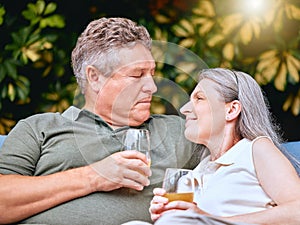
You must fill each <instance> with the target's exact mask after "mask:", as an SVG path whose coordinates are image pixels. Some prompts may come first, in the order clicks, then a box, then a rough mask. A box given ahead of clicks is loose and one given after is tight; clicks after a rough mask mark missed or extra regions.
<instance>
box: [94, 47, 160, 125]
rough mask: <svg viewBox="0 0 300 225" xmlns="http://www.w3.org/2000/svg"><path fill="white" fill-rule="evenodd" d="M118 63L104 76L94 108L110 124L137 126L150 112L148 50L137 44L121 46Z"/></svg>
mask: <svg viewBox="0 0 300 225" xmlns="http://www.w3.org/2000/svg"><path fill="white" fill-rule="evenodd" d="M119 57H120V59H121V63H120V66H119V67H118V68H117V69H116V70H115V71H114V72H113V73H112V75H111V76H110V77H108V78H107V79H106V81H105V83H104V85H103V87H102V89H101V91H100V92H99V94H98V97H97V101H96V106H95V112H96V113H97V114H98V115H100V116H101V117H102V118H103V119H104V120H105V121H106V122H107V123H109V124H110V125H112V126H116V127H119V126H120V127H121V126H126V125H129V126H138V125H141V124H142V123H143V122H144V121H146V120H147V119H148V118H149V116H150V103H151V99H152V94H153V93H154V92H156V91H157V87H156V85H155V83H154V80H153V75H154V72H155V62H154V59H153V57H152V55H151V52H150V51H149V50H148V49H146V48H145V47H144V46H143V45H141V44H137V45H136V46H135V47H134V48H132V49H122V50H121V51H120V54H119Z"/></svg>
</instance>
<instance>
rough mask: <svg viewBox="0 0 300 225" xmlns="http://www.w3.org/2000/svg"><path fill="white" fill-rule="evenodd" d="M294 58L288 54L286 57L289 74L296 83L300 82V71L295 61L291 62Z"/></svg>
mask: <svg viewBox="0 0 300 225" xmlns="http://www.w3.org/2000/svg"><path fill="white" fill-rule="evenodd" d="M292 57H293V56H292V55H290V54H288V55H287V57H286V64H287V68H288V71H289V74H290V75H291V77H292V78H293V80H294V81H295V82H297V83H298V82H299V71H298V68H297V66H296V65H295V64H294V63H293V61H292V60H291V58H292Z"/></svg>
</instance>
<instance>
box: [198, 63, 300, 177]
mask: <svg viewBox="0 0 300 225" xmlns="http://www.w3.org/2000/svg"><path fill="white" fill-rule="evenodd" d="M204 78H207V79H210V80H212V81H214V82H215V83H216V84H217V91H218V92H219V93H220V96H222V97H224V100H225V102H231V101H233V100H239V101H240V103H241V105H242V110H241V114H240V117H239V122H238V125H237V127H236V133H237V134H238V135H240V137H241V138H247V139H249V140H253V139H255V138H256V137H258V136H267V137H269V138H271V139H272V141H273V143H274V144H275V145H276V146H277V147H278V148H279V149H280V150H281V151H282V152H283V154H284V155H285V156H286V157H287V158H288V159H289V160H290V161H291V162H292V164H293V166H294V167H295V169H296V170H297V172H298V175H300V161H299V160H297V159H296V158H295V157H294V156H293V155H292V154H290V153H289V152H288V151H287V150H286V149H285V148H284V147H283V145H282V137H281V134H280V128H279V126H278V125H277V124H276V122H275V121H274V118H273V116H272V115H271V113H270V111H269V103H268V101H267V98H266V97H265V95H264V92H263V91H262V89H261V87H260V86H259V85H258V83H257V82H256V81H255V80H254V79H253V78H252V77H251V76H250V75H248V74H246V73H244V72H239V71H232V70H229V69H223V68H214V69H205V70H202V71H201V73H200V75H199V81H200V80H202V79H204ZM199 147H200V146H199Z"/></svg>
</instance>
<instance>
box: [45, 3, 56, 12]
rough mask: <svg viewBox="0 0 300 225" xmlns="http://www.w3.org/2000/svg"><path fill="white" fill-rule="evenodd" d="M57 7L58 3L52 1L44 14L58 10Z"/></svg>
mask: <svg viewBox="0 0 300 225" xmlns="http://www.w3.org/2000/svg"><path fill="white" fill-rule="evenodd" d="M56 7H57V6H56V3H54V2H50V3H49V4H48V5H47V6H46V9H45V12H44V15H48V14H51V13H53V12H54V11H55V10H56Z"/></svg>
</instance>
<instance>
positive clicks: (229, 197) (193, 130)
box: [149, 68, 300, 224]
mask: <svg viewBox="0 0 300 225" xmlns="http://www.w3.org/2000/svg"><path fill="white" fill-rule="evenodd" d="M181 112H182V113H183V114H184V115H185V116H186V125H185V126H186V128H185V136H186V138H187V139H189V140H190V141H193V142H195V143H198V144H201V145H203V146H204V147H206V148H207V149H208V150H209V152H210V155H209V156H208V157H207V158H206V159H205V160H203V161H202V162H201V163H200V164H199V165H198V166H197V167H196V168H195V169H194V172H193V173H194V174H195V177H196V180H197V182H198V185H197V189H196V192H195V198H194V201H195V204H193V203H188V202H183V201H173V202H168V199H167V198H165V197H163V195H164V194H165V190H163V189H161V188H157V189H154V191H153V192H154V195H155V196H154V197H153V200H152V201H151V205H150V209H149V211H150V213H151V218H152V220H153V221H156V220H158V219H159V218H160V217H162V218H161V219H160V220H158V221H157V224H167V223H168V222H170V221H171V220H170V218H172V216H173V215H174V216H175V217H176V221H177V222H178V224H180V218H182V217H181V216H180V215H179V216H178V215H177V216H176V213H175V214H172V213H166V212H170V211H172V212H173V211H175V212H177V211H178V210H189V211H192V212H193V215H192V216H191V217H190V219H191V221H192V220H195V213H197V214H200V215H206V216H213V217H218V218H220V219H226V220H228V221H241V222H245V223H255V224H256V223H257V224H297V223H298V224H300V221H299V217H300V215H299V212H298V211H299V210H297V208H299V205H300V180H299V177H298V175H297V173H296V171H295V169H294V167H293V166H292V165H291V163H290V162H289V160H288V159H287V158H286V157H285V156H284V155H283V154H282V153H281V151H280V150H279V146H280V141H281V140H280V137H279V136H278V134H277V127H276V126H274V124H273V123H272V120H271V117H270V113H269V110H268V107H267V105H266V103H265V99H264V96H263V93H262V91H261V89H260V87H259V85H258V84H257V83H256V81H255V80H254V79H253V78H252V77H251V76H249V75H248V74H246V73H243V72H234V71H231V70H228V69H221V68H216V69H207V70H204V71H202V72H201V74H200V77H199V83H198V85H197V86H196V88H195V89H194V91H193V93H192V94H191V97H190V101H189V102H188V103H187V104H186V105H184V106H183V107H182V108H181ZM296 210H297V211H296ZM162 215H165V216H162ZM181 215H186V214H181ZM192 217H194V218H192ZM165 218H166V219H165ZM173 219H174V218H173ZM185 219H186V218H185ZM172 221H173V220H172ZM191 221H189V222H188V221H187V220H185V223H190V222H191ZM176 224H177V223H176ZM190 224H191V223H190Z"/></svg>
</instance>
